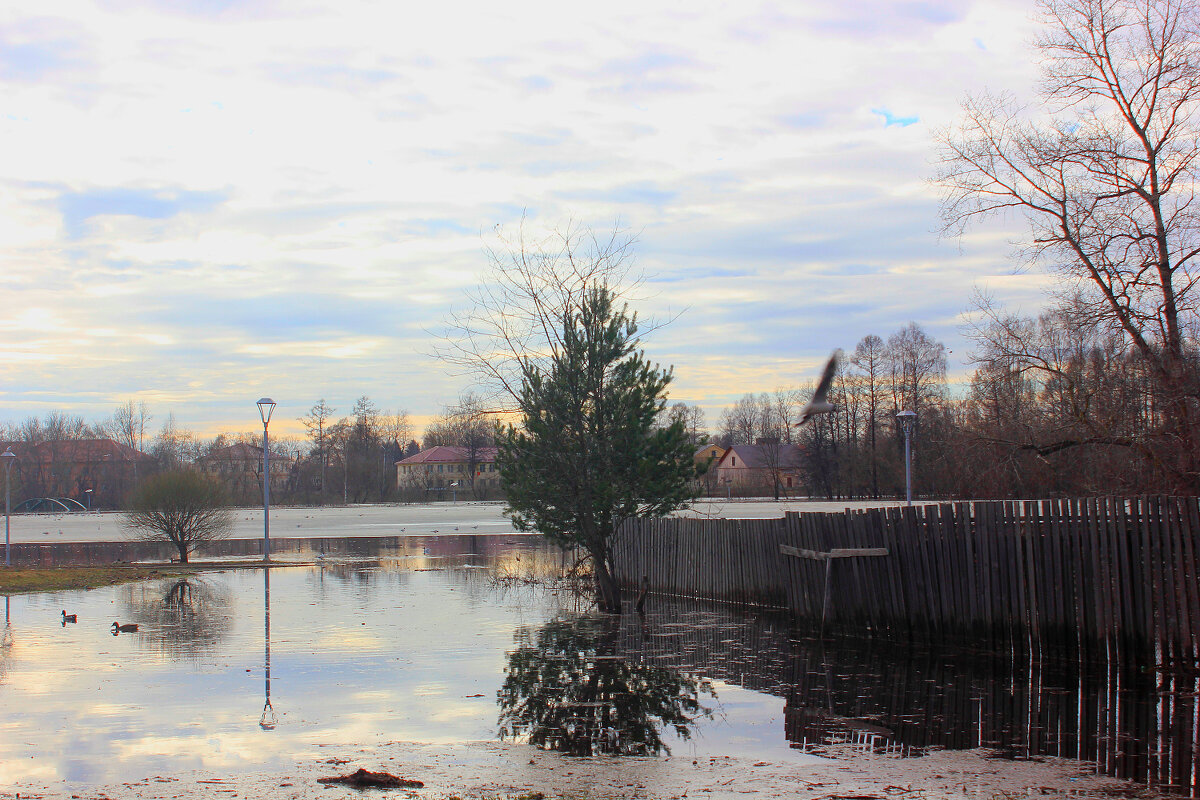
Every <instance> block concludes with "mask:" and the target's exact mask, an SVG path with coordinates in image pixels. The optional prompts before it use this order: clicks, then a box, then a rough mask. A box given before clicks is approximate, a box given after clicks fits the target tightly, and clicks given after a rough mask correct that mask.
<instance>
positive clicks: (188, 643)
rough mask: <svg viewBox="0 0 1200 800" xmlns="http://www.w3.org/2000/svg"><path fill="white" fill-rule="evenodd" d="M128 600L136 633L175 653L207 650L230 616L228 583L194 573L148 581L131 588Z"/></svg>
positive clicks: (187, 654)
mask: <svg viewBox="0 0 1200 800" xmlns="http://www.w3.org/2000/svg"><path fill="white" fill-rule="evenodd" d="M128 603H129V613H130V615H131V616H132V617H133V621H134V622H137V623H138V624H139V626H140V627H141V630H140V632H139V635H140V636H141V637H143V638H144V639H147V640H149V641H151V642H154V643H156V644H158V645H159V646H160V647H161V648H162V650H163V651H165V652H166V653H168V654H169V655H172V656H175V657H193V656H199V655H203V654H205V653H207V652H210V651H211V650H212V649H213V647H215V646H216V644H217V642H219V641H220V640H221V639H222V638H224V637H225V635H226V634H227V633H228V631H229V628H230V624H231V619H232V600H231V597H230V594H229V589H228V587H226V586H225V585H224V584H221V583H219V582H216V581H208V580H204V579H202V578H198V577H196V576H189V577H187V578H183V579H180V580H175V581H163V582H159V583H152V584H148V585H147V586H146V587H145V588H144V589H143V590H142V591H135V592H131V593H130V595H129V600H128Z"/></svg>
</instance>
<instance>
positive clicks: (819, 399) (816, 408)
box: [793, 350, 842, 428]
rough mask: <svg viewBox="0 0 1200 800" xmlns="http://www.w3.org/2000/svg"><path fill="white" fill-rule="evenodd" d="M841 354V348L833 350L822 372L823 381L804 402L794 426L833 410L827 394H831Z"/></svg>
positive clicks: (797, 426)
mask: <svg viewBox="0 0 1200 800" xmlns="http://www.w3.org/2000/svg"><path fill="white" fill-rule="evenodd" d="M841 355H842V351H841V350H834V351H833V355H831V356H830V357H829V363H828V364H826V365H825V371H824V372H823V373H821V382H820V383H818V384H817V389H816V391H814V392H813V395H812V398H810V399H809V401H808V402H807V403H805V404H804V408H802V409H800V421H799V422H797V423H796V424H795V425H794V426H793V427H796V428H799V427H800V426H801V425H803V424H804V423H806V422H808V421H809V420H810V419H812V418H813V417H814V416H816V415H817V414H828V413H829V412H830V411H833V403H831V402H829V400H827V399H826V396H827V395H828V394H829V384H831V383H833V375H834V373H836V372H837V365H838V359H839V358H841Z"/></svg>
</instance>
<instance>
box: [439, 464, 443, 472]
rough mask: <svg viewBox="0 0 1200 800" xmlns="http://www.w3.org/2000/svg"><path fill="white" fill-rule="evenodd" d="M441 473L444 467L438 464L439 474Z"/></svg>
mask: <svg viewBox="0 0 1200 800" xmlns="http://www.w3.org/2000/svg"><path fill="white" fill-rule="evenodd" d="M441 471H442V465H441V464H438V472H441Z"/></svg>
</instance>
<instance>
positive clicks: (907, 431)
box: [896, 410, 917, 508]
mask: <svg viewBox="0 0 1200 800" xmlns="http://www.w3.org/2000/svg"><path fill="white" fill-rule="evenodd" d="M896 419H897V420H899V421H900V427H901V428H903V429H904V488H905V492H906V494H907V496H908V505H909V507H910V508H911V507H912V432H913V427H914V426H915V425H916V424H917V414H916V412H915V411H908V410H904V411H901V412H900V413H899V414H897V415H896Z"/></svg>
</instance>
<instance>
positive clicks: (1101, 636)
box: [615, 497, 1200, 663]
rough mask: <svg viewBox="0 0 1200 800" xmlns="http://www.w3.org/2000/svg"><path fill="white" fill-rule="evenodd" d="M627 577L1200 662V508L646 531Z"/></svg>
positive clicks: (640, 523) (902, 628) (1023, 505)
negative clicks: (1119, 646) (1150, 650)
mask: <svg viewBox="0 0 1200 800" xmlns="http://www.w3.org/2000/svg"><path fill="white" fill-rule="evenodd" d="M615 561H616V566H617V578H618V580H619V581H620V582H621V583H622V585H623V586H625V587H627V588H630V589H633V588H636V587H637V586H638V585H639V584H640V583H641V580H642V576H645V577H646V578H647V579H648V581H649V586H650V591H651V592H657V593H661V594H668V595H678V596H684V597H696V598H707V599H713V600H720V601H726V602H735V603H756V604H762V605H768V606H778V607H783V608H789V609H790V610H791V611H792V613H793V614H794V615H795V616H797V617H798V618H800V619H802V620H807V621H811V622H813V623H822V622H824V623H825V624H828V625H830V626H837V627H840V628H850V629H854V630H859V631H863V632H868V631H869V632H880V633H892V634H897V635H904V636H913V635H923V636H929V637H934V638H937V637H941V636H951V637H957V636H966V637H969V638H971V639H972V640H973V641H980V640H981V639H982V640H991V641H1001V640H1009V639H1012V638H1027V637H1028V638H1033V639H1034V640H1037V641H1043V642H1048V643H1055V642H1066V643H1074V644H1078V645H1079V646H1081V647H1084V648H1087V647H1091V646H1093V645H1094V644H1095V643H1097V642H1103V643H1112V642H1119V643H1128V644H1130V645H1133V646H1137V647H1154V648H1155V652H1156V654H1157V656H1158V657H1159V658H1161V659H1164V660H1166V659H1174V658H1184V657H1187V656H1189V655H1195V654H1197V653H1200V504H1198V501H1197V498H1194V497H1193V498H1165V497H1149V498H1135V499H1115V498H1099V499H1088V500H1043V501H1027V502H986V503H955V504H944V505H925V506H916V507H914V508H911V509H907V508H887V509H869V510H861V511H852V510H847V511H845V512H843V513H834V514H822V513H803V514H797V513H789V514H787V515H786V516H785V517H784V518H782V519H766V520H732V519H731V520H704V519H684V518H671V519H662V520H632V521H630V522H628V523H627V524H626V525H625V526H624V527H623V528H622V530H621V532H620V534H619V535H618V537H617V540H616V543H615ZM1160 663H1161V662H1160Z"/></svg>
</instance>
